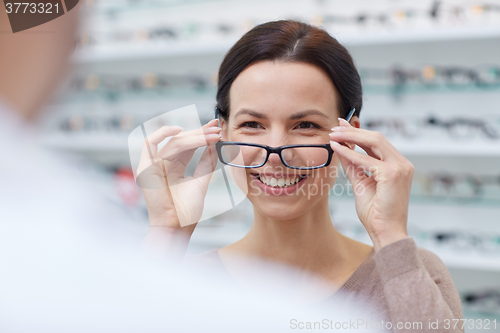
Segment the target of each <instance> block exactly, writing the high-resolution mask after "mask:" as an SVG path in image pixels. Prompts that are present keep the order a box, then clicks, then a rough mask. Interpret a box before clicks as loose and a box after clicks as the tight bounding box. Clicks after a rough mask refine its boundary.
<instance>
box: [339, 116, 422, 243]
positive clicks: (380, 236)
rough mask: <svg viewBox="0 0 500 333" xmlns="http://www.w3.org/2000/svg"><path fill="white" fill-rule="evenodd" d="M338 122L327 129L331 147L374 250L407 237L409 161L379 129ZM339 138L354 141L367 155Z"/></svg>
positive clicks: (409, 186)
mask: <svg viewBox="0 0 500 333" xmlns="http://www.w3.org/2000/svg"><path fill="white" fill-rule="evenodd" d="M339 124H340V126H338V127H335V128H333V131H332V133H330V140H332V141H331V147H332V149H333V151H334V152H335V153H336V154H337V157H338V158H339V160H340V163H341V164H342V167H343V168H344V171H345V172H346V174H347V177H348V178H349V180H350V181H351V184H352V187H353V191H354V200H355V204H356V212H357V214H358V217H359V219H360V220H361V223H363V225H364V226H365V228H366V230H367V231H368V234H369V235H370V237H371V239H372V241H373V245H374V247H375V251H378V250H380V249H381V248H382V247H384V246H386V245H389V244H391V243H394V242H396V241H398V240H401V239H403V238H407V237H408V234H407V228H406V225H407V220H408V203H409V200H410V188H411V183H412V178H413V171H414V168H413V164H411V163H410V161H408V160H407V159H406V158H405V157H404V156H403V155H402V154H401V153H400V152H398V151H397V150H396V148H394V146H393V145H392V144H391V143H390V142H389V141H388V140H387V139H386V138H385V137H384V136H383V135H382V134H381V133H379V132H374V131H368V130H364V129H359V128H355V127H352V126H351V125H350V124H349V123H348V122H347V121H345V120H343V119H341V120H340V121H339ZM339 142H342V143H348V144H349V143H351V144H355V145H358V146H359V147H360V148H362V149H363V150H364V151H365V152H366V153H367V154H368V155H365V154H362V153H359V152H356V151H354V150H353V149H350V148H348V147H346V146H343V145H341V144H339ZM365 171H368V172H370V173H371V175H368V174H366V173H365Z"/></svg>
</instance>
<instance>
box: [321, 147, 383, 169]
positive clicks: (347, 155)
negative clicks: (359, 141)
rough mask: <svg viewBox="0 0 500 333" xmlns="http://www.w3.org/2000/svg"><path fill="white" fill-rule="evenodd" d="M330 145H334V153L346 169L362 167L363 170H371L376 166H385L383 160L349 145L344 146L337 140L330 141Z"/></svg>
mask: <svg viewBox="0 0 500 333" xmlns="http://www.w3.org/2000/svg"><path fill="white" fill-rule="evenodd" d="M330 146H331V147H332V149H333V151H334V153H337V156H338V158H339V160H340V163H341V164H342V167H343V168H344V170H346V171H347V170H348V169H352V168H354V169H357V168H362V169H363V170H367V171H371V170H374V169H375V168H380V167H382V166H383V162H382V161H380V160H378V159H376V158H374V157H371V156H367V155H364V154H361V153H358V152H357V151H354V150H352V149H350V148H348V147H345V146H342V145H341V144H339V143H338V142H336V141H330Z"/></svg>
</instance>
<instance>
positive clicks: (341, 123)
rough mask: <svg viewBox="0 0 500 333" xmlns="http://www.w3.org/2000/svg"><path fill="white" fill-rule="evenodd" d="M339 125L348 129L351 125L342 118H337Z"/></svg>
mask: <svg viewBox="0 0 500 333" xmlns="http://www.w3.org/2000/svg"><path fill="white" fill-rule="evenodd" d="M339 124H340V125H344V126H349V127H352V126H351V124H349V122H348V121H347V120H345V119H343V118H339Z"/></svg>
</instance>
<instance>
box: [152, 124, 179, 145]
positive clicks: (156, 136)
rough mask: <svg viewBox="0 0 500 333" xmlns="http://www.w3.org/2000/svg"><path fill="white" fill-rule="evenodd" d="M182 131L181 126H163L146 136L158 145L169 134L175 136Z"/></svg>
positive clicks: (153, 143)
mask: <svg viewBox="0 0 500 333" xmlns="http://www.w3.org/2000/svg"><path fill="white" fill-rule="evenodd" d="M181 131H182V127H180V126H163V127H162V128H160V129H158V130H156V131H154V132H153V133H152V134H150V135H148V136H147V137H146V139H147V141H148V142H149V144H150V145H155V146H158V145H159V144H160V143H161V142H162V141H163V140H165V139H166V138H167V137H169V136H174V135H177V134H179V133H180V132H181Z"/></svg>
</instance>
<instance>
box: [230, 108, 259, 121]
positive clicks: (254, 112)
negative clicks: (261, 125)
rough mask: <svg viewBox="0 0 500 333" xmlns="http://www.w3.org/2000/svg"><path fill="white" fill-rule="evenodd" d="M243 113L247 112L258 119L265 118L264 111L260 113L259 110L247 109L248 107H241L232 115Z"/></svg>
mask: <svg viewBox="0 0 500 333" xmlns="http://www.w3.org/2000/svg"><path fill="white" fill-rule="evenodd" d="M243 114H248V115H250V116H253V117H255V118H259V119H267V116H266V115H265V114H264V113H260V112H257V111H253V110H249V109H241V110H240V111H238V112H236V114H235V115H234V117H235V118H236V117H237V116H240V115H243Z"/></svg>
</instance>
